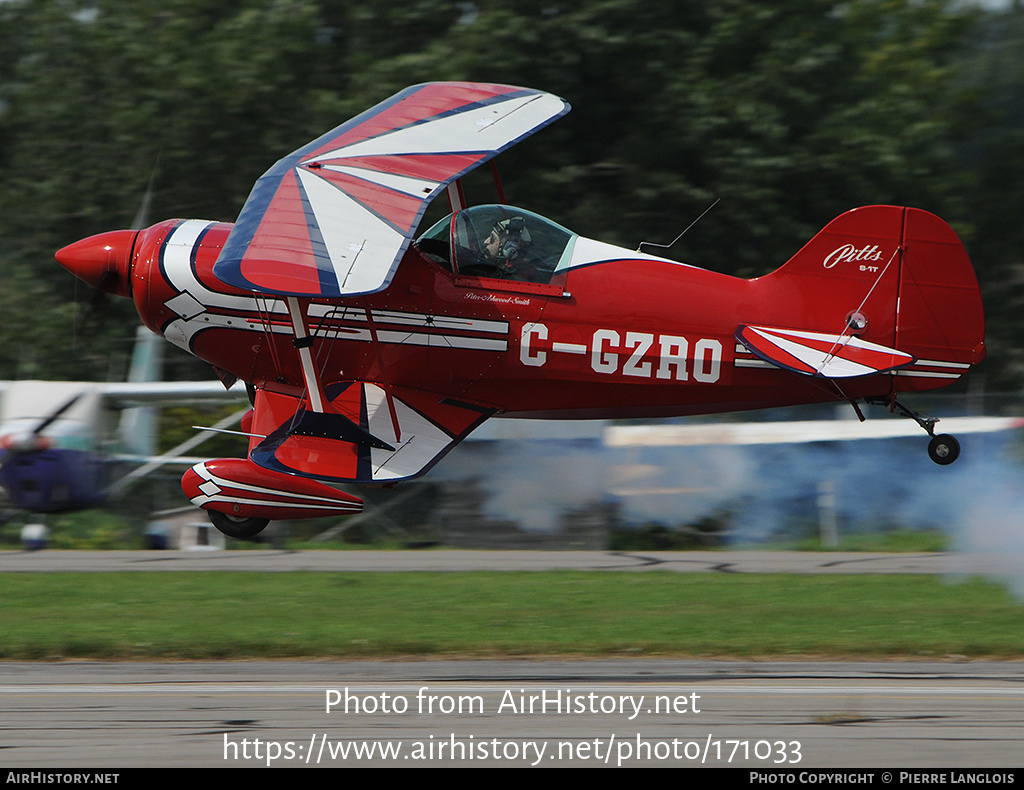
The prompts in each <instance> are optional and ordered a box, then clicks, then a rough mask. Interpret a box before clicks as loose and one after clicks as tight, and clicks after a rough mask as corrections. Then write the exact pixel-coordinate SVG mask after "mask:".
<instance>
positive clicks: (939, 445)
mask: <svg viewBox="0 0 1024 790" xmlns="http://www.w3.org/2000/svg"><path fill="white" fill-rule="evenodd" d="M865 400H866V401H867V403H870V404H871V405H873V406H889V407H890V409H892V410H893V411H895V412H897V413H899V414H900V415H902V416H904V417H909V418H910V419H912V420H913V421H914V422H916V423H917V424H918V425H920V426H921V427H922V428H924V430H925V431H926V432H927V433H928V435H929V436H931V437H932V440H931V441H930V442H928V457H929V458H931V459H932V460H933V461H934V462H935V463H937V464H940V465H942V466H948V465H949V464H951V463H953V462H954V461H955V460H956V459H957V458H959V457H960V442H958V441H957V440H956V437H955V436H950V435H949V434H948V433H940V434H938V435H936V434H935V423H937V422H938V420H937V419H936V418H935V417H923V416H921V415H920V414H918V413H917V412H916V411H913V410H912V409H908V408H907V407H906V406H904V405H903V404H902V403H900V402H899V401H898V400H896V399H895V398H893V399H892V400H890V399H888V398H866V399H865Z"/></svg>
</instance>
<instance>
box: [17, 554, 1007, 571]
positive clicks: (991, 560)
mask: <svg viewBox="0 0 1024 790" xmlns="http://www.w3.org/2000/svg"><path fill="white" fill-rule="evenodd" d="M201 570H209V571H229V570H236V571H266V572H284V571H345V572H350V571H366V572H379V573H386V572H394V571H445V572H449V571H527V570H529V571H541V570H601V571H654V570H657V571H673V572H679V573H688V572H718V573H912V574H1012V573H1019V572H1020V571H1021V563H1020V558H1019V557H1017V556H1011V555H1007V554H996V553H993V554H991V555H989V554H985V555H982V554H961V553H955V552H935V553H882V552H810V551H808V552H802V551H801V552H797V551H721V552H717V551H651V552H619V551H478V550H451V549H442V550H423V551H374V550H367V551H359V550H354V551H278V550H273V549H263V550H250V551H36V552H24V551H6V552H0V573H32V572H58V571H77V572H107V571H201Z"/></svg>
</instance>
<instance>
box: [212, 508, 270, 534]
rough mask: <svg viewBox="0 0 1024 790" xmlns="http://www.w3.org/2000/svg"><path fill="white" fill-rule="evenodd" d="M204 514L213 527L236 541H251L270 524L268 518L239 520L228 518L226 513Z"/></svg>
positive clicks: (234, 517) (232, 517) (236, 517)
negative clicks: (208, 517) (207, 516)
mask: <svg viewBox="0 0 1024 790" xmlns="http://www.w3.org/2000/svg"><path fill="white" fill-rule="evenodd" d="M206 512H207V514H208V515H209V516H210V521H211V522H212V523H213V526H215V527H216V528H217V529H219V530H220V531H221V532H223V533H224V534H225V535H227V536H228V537H229V538H237V539H238V540H252V539H253V538H255V537H256V536H257V535H259V534H260V533H261V532H262V531H263V530H264V529H265V528H266V526H267V524H269V523H270V519H269V518H239V517H238V516H229V515H228V514H227V513H218V512H217V511H216V510H208V511H206Z"/></svg>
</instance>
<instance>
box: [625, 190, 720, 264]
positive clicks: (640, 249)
mask: <svg viewBox="0 0 1024 790" xmlns="http://www.w3.org/2000/svg"><path fill="white" fill-rule="evenodd" d="M719 200H721V198H715V202H714V203H712V204H711V205H710V206H708V207H707V208H706V209H704V211H702V212H701V215H700V216H699V217H697V219H695V220H694V221H693V222H691V223H690V224H689V225H687V226H686V227H685V228H684V229H683V232H682V233H680V234H679V235H678V236H676V237H675V238H674V239H672V242H671V243H670V244H658V242H656V241H642V242H640V246H639V247H637V248H636V251H637V252H643V251H644V245H645V244H646V245H648V246H649V247H661V248H662V249H663V250H667V249H670V248H671V247H673V246H675V243H676V242H677V241H679V240H680V239H681V238H683V236H685V235H686V232H687V231H688V230H689V229H690V228H692V227H693V226H694V225H696V224H697V223H698V222H700V221H701V220H702V219H704V215H705V214H707V213H708V212H709V211H711V209H713V208H714V207H715V206H717V205H718V201H719Z"/></svg>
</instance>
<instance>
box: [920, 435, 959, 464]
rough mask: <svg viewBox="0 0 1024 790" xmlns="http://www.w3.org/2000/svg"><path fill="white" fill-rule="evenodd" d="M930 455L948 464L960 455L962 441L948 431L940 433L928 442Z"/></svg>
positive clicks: (933, 458)
mask: <svg viewBox="0 0 1024 790" xmlns="http://www.w3.org/2000/svg"><path fill="white" fill-rule="evenodd" d="M928 457H929V458H931V459H932V460H933V461H934V462H935V463H937V464H941V465H942V466H946V465H947V464H951V463H953V462H954V461H955V460H956V459H957V458H959V457H960V442H958V441H957V440H956V437H953V436H950V435H949V434H948V433H943V434H939V435H938V436H936V437H934V438H932V440H931V441H930V442H928Z"/></svg>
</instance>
